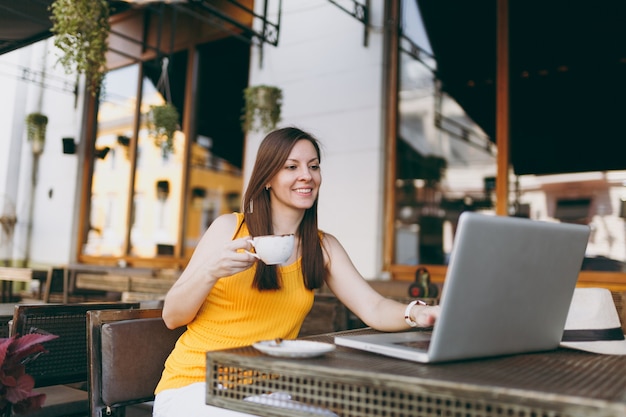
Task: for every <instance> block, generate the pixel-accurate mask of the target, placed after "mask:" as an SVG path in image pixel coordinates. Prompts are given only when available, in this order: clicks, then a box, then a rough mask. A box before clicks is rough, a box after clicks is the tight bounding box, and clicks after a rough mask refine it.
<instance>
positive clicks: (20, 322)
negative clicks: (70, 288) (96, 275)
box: [10, 302, 139, 417]
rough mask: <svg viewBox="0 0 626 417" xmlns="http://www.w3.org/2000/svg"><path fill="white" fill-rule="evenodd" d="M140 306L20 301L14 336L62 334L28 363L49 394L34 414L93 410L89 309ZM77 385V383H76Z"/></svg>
mask: <svg viewBox="0 0 626 417" xmlns="http://www.w3.org/2000/svg"><path fill="white" fill-rule="evenodd" d="M132 308H139V303H119V302H107V303H78V304H17V305H16V306H15V311H14V314H13V323H12V324H11V326H10V335H12V336H13V335H16V336H21V335H24V334H28V333H35V332H47V333H52V334H55V335H57V336H59V338H58V339H55V340H51V341H49V342H47V343H46V344H45V348H46V350H48V353H46V354H44V355H41V356H40V357H38V358H37V360H35V361H32V362H30V363H28V364H27V366H26V372H27V373H28V374H30V375H31V376H32V377H33V378H34V379H35V389H36V391H39V392H43V393H45V394H46V402H45V404H44V406H43V408H42V409H41V410H39V411H37V412H34V413H32V414H30V416H33V417H52V416H64V417H69V416H72V415H81V416H84V415H86V414H87V412H88V410H89V402H88V393H87V391H86V389H84V387H82V386H81V385H84V384H85V383H86V382H87V378H88V360H87V312H88V311H90V310H104V309H118V310H119V309H132ZM72 384H73V385H72Z"/></svg>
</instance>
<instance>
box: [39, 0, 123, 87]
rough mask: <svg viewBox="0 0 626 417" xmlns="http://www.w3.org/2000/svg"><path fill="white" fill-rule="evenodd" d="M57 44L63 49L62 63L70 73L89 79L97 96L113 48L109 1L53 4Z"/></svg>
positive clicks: (64, 0) (63, 0)
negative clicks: (110, 41)
mask: <svg viewBox="0 0 626 417" xmlns="http://www.w3.org/2000/svg"><path fill="white" fill-rule="evenodd" d="M50 11H51V16H50V20H51V21H52V28H51V29H50V31H51V32H52V33H53V34H54V45H55V46H56V47H57V48H59V49H60V50H61V52H62V54H63V55H62V56H61V57H60V58H59V62H60V63H61V64H62V65H63V67H64V68H65V71H66V72H67V73H68V74H71V73H74V72H78V73H79V74H84V75H85V77H86V79H87V88H88V89H89V90H90V91H91V93H92V94H93V95H95V94H96V93H97V92H98V90H99V88H100V85H101V84H102V79H103V78H104V74H105V73H106V52H107V50H108V48H109V45H108V38H109V32H110V29H111V28H110V26H109V15H110V9H109V2H108V1H107V0H54V2H53V3H52V4H51V5H50Z"/></svg>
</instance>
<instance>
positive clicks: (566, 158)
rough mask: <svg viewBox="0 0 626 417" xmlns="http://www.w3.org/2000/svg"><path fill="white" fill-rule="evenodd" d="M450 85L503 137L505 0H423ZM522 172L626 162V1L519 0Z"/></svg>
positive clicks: (517, 89)
mask: <svg viewBox="0 0 626 417" xmlns="http://www.w3.org/2000/svg"><path fill="white" fill-rule="evenodd" d="M416 1H417V3H418V6H419V7H420V11H421V13H422V18H423V21H424V25H425V27H426V31H427V33H428V36H429V39H430V43H431V46H432V49H433V53H434V55H435V58H436V59H437V75H438V77H439V78H440V79H441V81H442V83H443V89H444V91H446V92H447V93H448V94H450V95H451V96H452V97H454V98H455V99H456V100H457V102H458V103H459V104H460V105H461V106H462V107H463V108H464V109H465V111H466V112H467V114H468V115H469V116H470V117H471V118H472V119H473V120H474V121H475V122H476V123H477V124H478V125H480V126H481V127H482V129H483V130H484V131H485V132H486V133H487V134H488V135H489V136H490V137H491V139H492V140H494V141H495V121H496V105H495V91H496V90H495V88H496V78H495V76H496V0H473V1H467V0H437V1H432V0H416ZM509 57H510V62H509V68H510V75H509V79H510V86H509V89H510V90H509V91H510V149H511V164H512V166H513V168H514V171H515V173H516V174H550V173H567V172H583V171H596V170H600V171H603V170H614V169H626V129H624V127H623V123H622V120H623V119H624V117H625V116H626V2H624V1H622V0H598V1H593V2H572V1H567V0H550V1H545V0H524V1H509Z"/></svg>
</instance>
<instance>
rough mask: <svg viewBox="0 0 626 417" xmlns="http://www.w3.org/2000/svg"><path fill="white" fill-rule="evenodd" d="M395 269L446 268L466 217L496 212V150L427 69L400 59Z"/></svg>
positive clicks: (409, 58) (406, 58)
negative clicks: (462, 217) (461, 220)
mask: <svg viewBox="0 0 626 417" xmlns="http://www.w3.org/2000/svg"><path fill="white" fill-rule="evenodd" d="M398 120H399V125H398V136H399V137H398V142H397V155H398V157H397V161H396V167H397V171H396V222H395V248H396V252H395V263H396V264H410V265H414V264H445V263H446V262H447V259H448V256H449V254H450V250H451V247H452V240H453V236H454V230H455V227H456V223H457V221H458V217H459V215H460V213H461V212H462V211H466V210H471V211H485V210H491V209H492V208H493V203H494V202H493V199H492V190H493V188H492V185H493V183H494V181H493V178H494V177H495V173H496V157H495V149H494V147H493V146H492V144H491V142H490V141H489V138H487V136H486V135H485V134H484V133H483V132H482V131H481V130H480V128H479V127H478V126H476V125H475V124H474V123H473V122H472V121H471V120H470V119H469V118H468V117H467V116H466V115H465V113H464V112H463V110H462V109H461V108H460V107H459V106H458V104H457V103H456V102H455V101H454V100H452V99H451V98H449V97H448V96H446V95H445V94H441V93H440V92H439V91H438V88H437V84H436V82H435V80H434V77H433V74H432V71H431V69H430V67H427V66H426V65H425V64H424V63H422V62H420V61H418V60H417V59H415V58H414V57H412V56H410V55H409V54H408V53H405V52H401V54H400V92H399V115H398Z"/></svg>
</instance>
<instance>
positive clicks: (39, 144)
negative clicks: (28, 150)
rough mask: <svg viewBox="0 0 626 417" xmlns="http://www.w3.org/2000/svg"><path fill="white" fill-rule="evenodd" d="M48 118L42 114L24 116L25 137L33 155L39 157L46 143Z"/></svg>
mask: <svg viewBox="0 0 626 417" xmlns="http://www.w3.org/2000/svg"><path fill="white" fill-rule="evenodd" d="M47 126H48V116H46V115H45V114H42V113H37V112H35V113H30V114H29V115H28V116H26V137H27V138H28V141H29V142H30V143H31V146H32V149H33V153H34V154H35V155H40V154H41V153H42V152H43V147H44V145H45V143H46V128H47Z"/></svg>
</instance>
